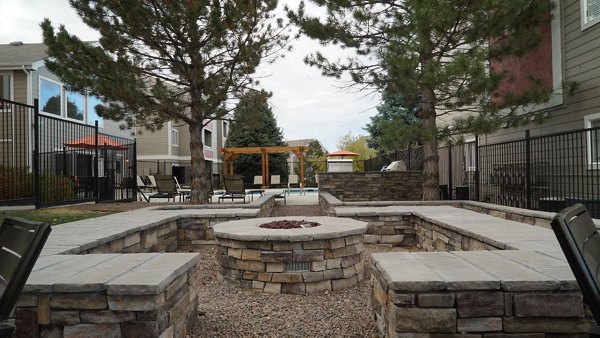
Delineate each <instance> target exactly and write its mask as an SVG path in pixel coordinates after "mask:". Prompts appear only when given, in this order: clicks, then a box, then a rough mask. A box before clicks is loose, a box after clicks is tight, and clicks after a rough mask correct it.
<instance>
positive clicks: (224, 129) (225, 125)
mask: <svg viewBox="0 0 600 338" xmlns="http://www.w3.org/2000/svg"><path fill="white" fill-rule="evenodd" d="M228 127H229V126H228V125H227V122H226V121H223V137H227V132H228Z"/></svg>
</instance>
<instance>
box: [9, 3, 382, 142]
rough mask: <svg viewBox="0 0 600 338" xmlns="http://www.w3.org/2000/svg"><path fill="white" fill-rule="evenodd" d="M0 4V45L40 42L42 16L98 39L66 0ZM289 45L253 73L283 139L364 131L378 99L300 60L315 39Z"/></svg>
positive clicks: (327, 139) (312, 48)
mask: <svg viewBox="0 0 600 338" xmlns="http://www.w3.org/2000/svg"><path fill="white" fill-rule="evenodd" d="M280 2H290V3H291V2H293V3H297V2H296V1H291V0H287V1H286V0H280ZM293 7H294V4H292V8H293ZM0 8H2V13H3V15H2V19H1V20H0V44H5V43H9V42H11V41H23V42H24V43H34V42H41V40H42V36H41V29H40V27H39V23H40V22H41V21H42V20H43V19H44V18H45V17H47V18H49V19H50V20H51V21H52V24H53V25H54V26H55V27H57V26H58V25H60V24H64V25H65V26H66V28H67V30H68V31H69V32H70V33H72V34H73V33H74V34H76V35H78V36H79V37H80V38H81V39H83V40H97V39H98V33H97V32H95V31H93V30H91V29H89V28H88V27H87V26H86V25H85V24H84V23H83V22H82V21H81V20H80V19H79V17H78V16H77V14H76V13H75V11H74V10H73V9H72V8H71V7H70V6H69V4H68V1H67V0H45V1H44V0H0ZM293 45H294V50H293V51H292V52H291V53H288V54H286V56H285V58H283V59H279V60H277V61H276V63H275V64H270V65H265V66H263V67H261V68H260V70H259V73H258V75H260V76H267V77H265V78H263V79H261V85H262V87H263V88H264V89H266V90H268V91H272V92H273V97H272V99H271V104H272V106H273V111H274V113H275V116H276V118H277V123H278V125H279V127H280V128H282V129H283V132H284V136H285V138H286V139H288V140H294V139H304V138H316V139H318V140H319V141H321V143H322V144H323V145H324V146H325V147H326V148H327V150H329V151H335V150H336V149H337V143H338V140H339V139H340V138H341V137H342V136H344V135H346V134H348V133H349V132H350V133H352V135H354V136H356V135H364V134H366V132H365V131H364V130H363V128H364V127H365V125H366V124H367V123H368V122H369V117H370V116H372V115H374V114H375V113H376V111H375V106H376V105H377V104H378V102H379V101H378V100H379V98H378V97H377V96H375V95H372V94H371V95H367V94H364V93H356V92H348V91H345V90H342V89H340V87H341V86H342V85H343V83H340V82H339V81H337V80H335V79H331V78H325V77H323V76H322V75H321V74H320V73H319V71H318V70H317V69H315V68H310V67H308V66H307V65H305V64H304V63H303V61H302V60H303V58H304V56H306V55H307V54H309V53H311V52H313V51H315V50H318V49H321V48H322V47H321V46H320V45H319V44H318V43H317V42H315V41H311V40H310V39H307V38H301V39H300V40H299V41H295V42H294V43H293ZM336 54H339V55H341V50H338V49H332V48H330V49H329V50H328V53H327V55H336Z"/></svg>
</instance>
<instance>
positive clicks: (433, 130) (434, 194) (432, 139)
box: [420, 89, 440, 201]
mask: <svg viewBox="0 0 600 338" xmlns="http://www.w3.org/2000/svg"><path fill="white" fill-rule="evenodd" d="M434 95H435V94H434V92H433V89H425V90H424V91H423V99H424V100H423V103H422V106H421V107H422V110H421V112H420V114H421V119H422V120H423V124H424V127H425V130H427V131H428V132H427V133H426V136H425V138H424V140H423V200H424V201H432V200H439V199H440V190H439V189H440V186H439V183H440V169H439V159H440V157H439V154H438V140H437V126H436V120H435V118H436V113H435V105H434V104H433V102H435V101H434Z"/></svg>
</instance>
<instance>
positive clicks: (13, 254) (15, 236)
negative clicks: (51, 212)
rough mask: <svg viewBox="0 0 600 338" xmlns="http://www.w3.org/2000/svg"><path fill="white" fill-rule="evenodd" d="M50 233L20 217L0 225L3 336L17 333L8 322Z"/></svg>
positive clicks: (0, 322)
mask: <svg viewBox="0 0 600 338" xmlns="http://www.w3.org/2000/svg"><path fill="white" fill-rule="evenodd" d="M50 231H52V228H50V225H49V224H48V223H42V222H31V221H27V220H24V219H19V218H5V219H4V221H3V222H2V225H0V337H11V336H12V334H13V333H14V332H15V326H14V325H13V324H12V323H10V322H9V321H7V319H8V318H9V316H10V313H11V311H12V309H13V307H14V306H15V303H16V302H17V298H18V297H19V294H20V293H21V291H22V290H23V286H24V285H25V282H26V281H27V278H28V277H29V274H30V273H31V270H32V269H33V266H34V265H35V262H36V260H37V259H38V257H39V255H40V252H42V248H43V247H44V244H45V243H46V239H48V236H49V235H50Z"/></svg>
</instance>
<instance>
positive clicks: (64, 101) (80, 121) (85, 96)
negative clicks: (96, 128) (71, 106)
mask: <svg viewBox="0 0 600 338" xmlns="http://www.w3.org/2000/svg"><path fill="white" fill-rule="evenodd" d="M68 92H69V91H68V90H67V88H65V87H62V94H61V95H62V101H63V104H62V105H63V107H62V112H63V114H64V116H63V118H64V119H65V120H69V121H74V122H79V123H86V122H87V94H81V93H78V94H80V95H81V97H82V98H83V119H82V120H78V119H74V118H72V117H69V113H68V112H67V106H68V103H67V93H68ZM71 93H76V92H71Z"/></svg>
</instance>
